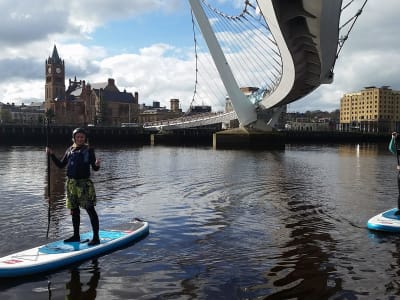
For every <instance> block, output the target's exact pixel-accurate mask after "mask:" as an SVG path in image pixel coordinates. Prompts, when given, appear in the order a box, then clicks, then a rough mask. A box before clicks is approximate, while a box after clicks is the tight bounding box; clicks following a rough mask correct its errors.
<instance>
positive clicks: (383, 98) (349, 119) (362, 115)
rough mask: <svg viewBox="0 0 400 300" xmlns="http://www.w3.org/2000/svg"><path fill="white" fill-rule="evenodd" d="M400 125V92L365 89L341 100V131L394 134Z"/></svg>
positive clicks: (372, 88)
mask: <svg viewBox="0 0 400 300" xmlns="http://www.w3.org/2000/svg"><path fill="white" fill-rule="evenodd" d="M399 125H400V91H395V90H392V89H391V88H389V87H388V86H382V87H380V88H378V87H375V86H369V87H365V88H364V89H363V90H361V91H359V92H354V93H348V94H344V95H343V97H342V98H341V99H340V125H339V127H340V128H339V129H340V130H341V131H351V130H356V131H363V132H392V131H395V130H399Z"/></svg>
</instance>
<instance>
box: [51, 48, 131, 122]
mask: <svg viewBox="0 0 400 300" xmlns="http://www.w3.org/2000/svg"><path fill="white" fill-rule="evenodd" d="M45 66H46V84H45V111H46V113H47V116H48V117H49V118H51V119H52V122H53V123H55V124H60V125H82V126H85V125H88V124H93V125H101V126H120V125H121V123H127V122H128V123H130V122H138V120H139V104H138V101H139V94H138V93H137V92H135V94H134V95H133V94H132V93H128V92H127V91H125V90H124V91H123V92H121V91H120V90H119V89H118V87H117V86H116V85H115V81H114V79H112V78H109V79H108V81H107V82H104V83H95V84H90V83H86V81H85V80H79V81H78V80H77V79H76V77H75V79H74V80H71V79H69V85H68V88H67V89H65V63H64V60H61V58H60V57H59V55H58V51H57V48H56V46H54V48H53V53H52V56H50V57H49V58H48V59H47V60H46V62H45Z"/></svg>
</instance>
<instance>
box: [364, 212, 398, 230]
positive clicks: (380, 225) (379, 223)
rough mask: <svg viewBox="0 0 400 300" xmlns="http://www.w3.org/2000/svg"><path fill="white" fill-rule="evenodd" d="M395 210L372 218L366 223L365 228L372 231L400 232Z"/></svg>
mask: <svg viewBox="0 0 400 300" xmlns="http://www.w3.org/2000/svg"><path fill="white" fill-rule="evenodd" d="M397 210H398V209H397V208H392V209H390V210H387V211H384V212H383V213H380V214H378V215H376V216H375V217H372V218H371V219H369V220H368V222H367V227H368V228H369V229H372V230H379V231H388V232H400V215H395V212H397Z"/></svg>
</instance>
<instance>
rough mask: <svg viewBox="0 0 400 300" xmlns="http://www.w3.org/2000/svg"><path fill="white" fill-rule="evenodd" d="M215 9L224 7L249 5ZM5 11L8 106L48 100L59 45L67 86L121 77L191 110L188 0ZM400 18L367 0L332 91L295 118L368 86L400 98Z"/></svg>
mask: <svg viewBox="0 0 400 300" xmlns="http://www.w3.org/2000/svg"><path fill="white" fill-rule="evenodd" d="M209 2H210V3H215V5H216V6H217V7H218V8H220V9H223V8H224V7H225V4H226V3H229V4H230V5H234V6H235V5H238V4H241V3H243V1H241V0H235V1H232V0H229V1H228V0H214V1H212V0H210V1H209ZM217 2H218V3H217ZM344 2H345V3H347V2H348V1H344ZM358 2H359V3H362V2H363V1H361V0H358ZM224 3H225V4H224ZM0 11H1V14H2V16H3V17H2V18H1V19H0V23H1V24H0V102H3V103H7V102H9V103H12V102H14V103H16V104H21V103H26V104H27V103H30V102H32V101H43V100H44V84H45V82H44V76H45V60H46V59H47V58H48V57H49V56H50V55H51V54H52V50H53V47H54V45H56V46H57V49H58V53H59V55H60V57H61V58H62V59H64V60H65V64H66V79H67V80H68V79H69V78H74V77H76V78H77V79H78V80H79V79H83V80H86V81H87V82H91V83H96V82H105V81H107V78H114V79H115V81H116V84H117V86H118V87H119V88H120V90H123V89H126V90H127V91H128V92H132V93H133V92H135V91H138V92H139V97H140V99H139V103H146V104H151V103H152V101H160V102H161V104H162V105H165V106H168V105H169V100H170V99H171V98H179V99H180V101H181V106H182V108H183V110H186V109H187V108H188V106H189V103H190V101H191V99H192V97H193V90H194V81H195V64H194V51H193V48H194V45H193V33H192V23H191V15H190V8H189V4H188V1H187V0H146V1H143V0H119V1H113V0H85V1H81V0H69V1H61V0H50V1H49V0H35V1H25V0H24V1H23V0H14V1H8V0H0ZM399 12H400V1H398V0H382V1H378V0H369V1H368V3H367V5H366V6H365V8H364V12H363V14H362V15H361V16H360V18H359V21H358V22H357V23H356V26H355V28H354V29H353V31H352V33H351V35H350V38H349V40H348V41H347V42H346V44H345V46H344V49H343V50H342V52H341V55H340V57H339V59H338V61H337V63H336V68H335V80H334V83H333V84H330V85H323V86H321V87H319V88H318V89H317V90H316V91H314V92H313V93H312V94H310V95H309V96H307V97H305V98H303V99H302V100H299V101H297V102H296V103H293V104H291V105H290V106H289V110H290V111H306V110H315V109H320V110H328V111H331V110H334V109H337V108H339V101H340V97H341V96H342V95H343V94H344V93H346V92H352V91H358V90H360V89H361V88H363V87H364V86H370V85H375V86H382V85H389V86H391V87H392V88H393V89H397V90H400V82H399V75H400V74H399V73H400V72H399V65H400V64H399V62H400V51H399V49H400V48H399V46H400V45H399V44H400V39H399V38H398V37H399V33H398V30H399V29H398V28H399V23H400V21H399V18H398V14H399Z"/></svg>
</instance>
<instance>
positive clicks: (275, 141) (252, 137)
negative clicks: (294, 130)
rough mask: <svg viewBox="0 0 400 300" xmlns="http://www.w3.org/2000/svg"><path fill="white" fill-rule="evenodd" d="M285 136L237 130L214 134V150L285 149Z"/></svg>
mask: <svg viewBox="0 0 400 300" xmlns="http://www.w3.org/2000/svg"><path fill="white" fill-rule="evenodd" d="M285 143H286V139H285V135H284V134H282V133H281V132H278V131H270V132H265V131H258V130H252V129H249V128H243V127H241V128H235V129H231V130H225V131H220V132H217V133H214V134H213V148H214V149H282V150H284V149H285Z"/></svg>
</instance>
